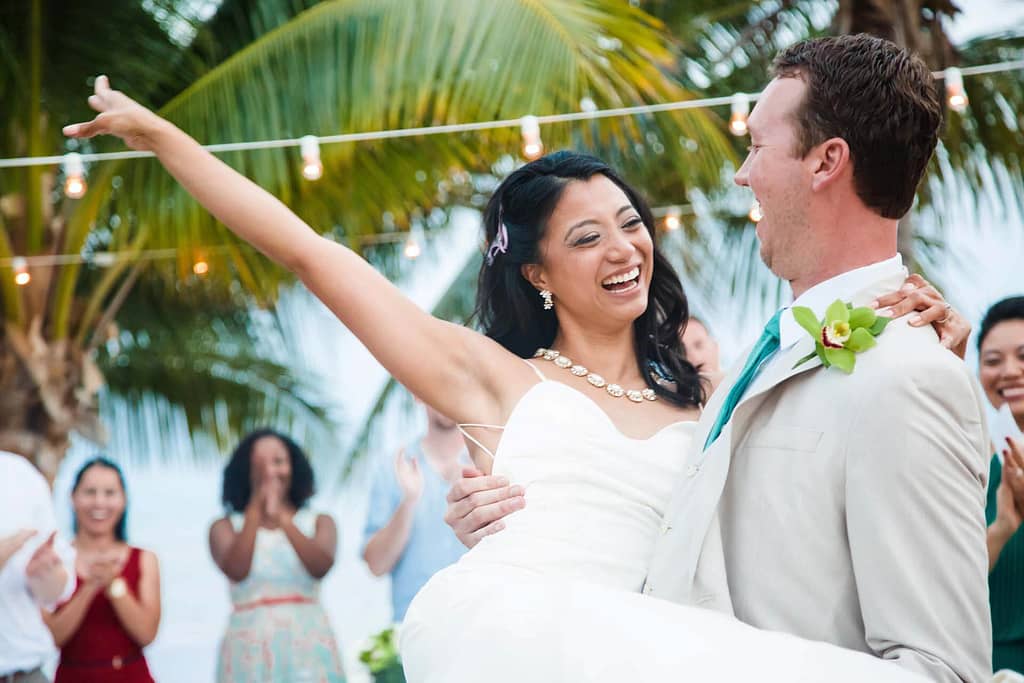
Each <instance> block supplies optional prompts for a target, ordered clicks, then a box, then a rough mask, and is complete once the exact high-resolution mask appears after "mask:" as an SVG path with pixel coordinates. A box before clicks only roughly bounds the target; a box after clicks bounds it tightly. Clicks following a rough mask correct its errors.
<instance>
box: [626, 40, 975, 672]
mask: <svg viewBox="0 0 1024 683" xmlns="http://www.w3.org/2000/svg"><path fill="white" fill-rule="evenodd" d="M774 71H775V78H774V80H773V81H772V82H771V83H770V84H769V86H768V88H767V89H766V90H765V92H764V95H763V96H762V98H761V99H760V101H759V102H758V104H757V107H756V108H755V109H754V111H753V113H752V114H751V116H750V120H749V124H748V125H749V130H750V135H751V143H752V144H751V151H750V155H749V156H748V157H747V160H746V162H745V163H744V164H743V166H742V167H741V168H740V170H739V172H738V173H737V174H736V182H737V183H738V184H740V185H744V186H747V187H750V189H751V190H752V191H753V192H754V195H755V196H756V198H757V200H758V201H759V202H760V204H761V208H762V212H763V214H764V219H763V220H762V221H761V222H760V223H758V225H757V233H758V237H759V238H760V241H761V257H762V259H763V260H764V262H765V263H766V264H767V265H768V267H769V268H770V269H771V270H772V271H773V272H774V273H775V274H776V275H778V276H779V277H781V278H783V279H785V280H787V281H789V283H790V286H791V287H792V290H793V296H794V298H795V301H794V304H793V305H794V306H806V307H808V308H810V309H811V310H813V311H814V313H815V316H816V317H818V318H819V319H820V318H823V317H824V314H825V309H826V308H827V307H828V306H829V304H831V303H832V302H833V301H835V300H837V299H838V300H841V301H843V302H851V303H852V304H853V305H855V306H866V305H869V304H870V303H871V302H872V301H873V300H874V299H876V298H877V297H879V296H881V295H882V294H883V293H884V292H886V291H887V290H895V289H897V288H898V287H899V286H900V283H901V282H902V281H903V278H904V276H905V274H906V273H905V271H904V269H903V266H902V263H901V261H900V257H899V255H898V254H897V252H896V230H897V221H898V219H899V218H900V217H901V216H902V215H903V214H905V213H906V212H907V211H908V210H909V209H910V207H911V203H912V202H913V199H914V193H915V189H916V188H917V185H918V183H919V181H920V179H921V176H922V174H923V172H924V169H925V166H926V164H927V163H928V160H929V158H930V157H931V155H932V152H933V150H934V148H935V145H936V138H937V131H938V128H939V124H940V121H941V115H940V105H939V101H938V97H937V95H936V92H935V87H934V82H933V78H932V76H931V74H930V72H929V71H928V69H927V68H926V67H925V65H924V64H923V63H922V62H921V61H920V60H918V59H916V58H914V57H912V56H911V55H910V54H908V53H907V52H905V51H903V50H900V49H899V48H897V47H896V46H895V45H893V44H891V43H888V42H886V41H883V40H880V39H877V38H871V37H868V36H847V37H842V38H828V39H823V40H815V41H810V42H805V43H801V44H798V45H795V46H793V47H791V48H789V49H787V50H785V51H784V52H783V53H782V54H780V55H779V56H778V57H777V58H776V61H775V69H774ZM813 351H814V343H813V340H812V338H811V336H810V334H809V333H808V332H807V331H805V330H804V329H803V328H802V327H801V326H800V325H799V324H797V322H796V321H795V320H794V318H793V315H792V312H791V311H790V310H787V311H785V312H784V313H783V315H782V316H781V317H780V318H777V319H773V321H772V322H771V323H769V325H768V326H767V327H766V331H765V333H764V334H763V335H762V338H761V340H759V343H758V344H757V345H755V347H754V348H753V349H752V350H751V351H749V352H748V355H747V361H746V363H745V364H744V365H745V367H743V368H740V369H737V371H734V372H733V373H731V374H730V375H729V376H728V377H727V378H726V379H725V380H724V381H723V383H722V385H721V386H720V387H719V390H718V391H717V392H716V393H715V394H714V396H713V397H712V399H711V401H710V403H709V404H708V406H707V407H706V409H705V411H704V415H703V418H702V421H701V425H700V428H699V429H698V430H697V439H696V443H695V448H694V451H693V452H692V453H690V454H689V457H688V458H687V460H686V463H685V465H684V469H683V478H682V480H681V481H680V482H679V484H678V486H677V489H676V492H675V494H674V497H673V502H672V505H671V506H670V509H669V511H668V513H667V515H666V519H665V526H664V527H663V531H664V533H663V537H662V539H661V541H660V542H659V543H658V545H657V548H656V550H655V553H654V558H653V561H652V563H651V567H650V571H649V573H648V578H647V582H646V584H645V586H644V592H645V593H647V594H648V595H653V596H656V597H662V598H665V599H668V600H673V601H677V602H684V603H688V604H697V605H707V606H711V607H717V608H721V609H729V608H730V607H731V609H732V611H733V612H734V613H735V614H736V616H737V617H738V618H739V619H741V620H743V621H745V622H747V623H750V624H752V625H754V626H757V627H759V628H764V629H769V630H776V631H785V632H788V633H793V634H795V635H798V636H801V637H804V638H809V639H814V640H824V641H828V642H830V643H834V644H836V645H840V646H843V647H846V648H850V649H853V650H861V651H863V652H867V653H871V654H874V655H876V656H878V657H882V658H884V659H891V660H893V661H894V662H896V663H897V664H900V665H902V666H904V667H906V668H908V669H911V670H914V671H916V672H919V673H921V674H924V675H926V676H927V677H929V678H931V679H932V680H941V681H960V680H964V681H983V680H988V679H989V678H990V677H991V662H990V647H991V645H990V642H991V641H990V636H989V634H990V620H989V612H988V597H987V564H986V558H987V554H986V546H985V519H984V505H985V485H986V481H987V473H986V470H985V460H986V458H987V456H988V438H987V435H986V433H985V428H984V426H983V425H984V419H983V408H982V403H981V397H980V394H979V393H978V392H977V391H976V390H975V385H974V383H973V381H972V380H971V378H970V375H969V373H968V370H967V368H966V366H965V365H964V364H963V363H962V362H961V361H960V359H958V358H956V357H955V356H954V355H953V354H951V353H948V352H947V351H946V350H945V349H944V348H942V347H941V346H940V345H939V343H938V341H937V340H936V337H935V334H934V332H933V331H932V329H931V328H914V327H910V326H908V325H907V324H906V322H905V320H903V319H898V320H895V321H893V322H892V323H891V324H890V325H889V326H888V327H887V328H886V329H885V330H884V331H883V332H882V333H881V334H880V335H879V336H878V338H877V346H875V347H874V348H870V349H868V350H866V351H864V352H862V353H858V354H856V356H855V359H856V361H855V365H854V368H853V373H852V374H851V375H847V374H845V373H843V372H841V371H840V370H839V369H838V368H835V367H832V368H827V369H826V368H822V367H821V361H820V360H818V358H817V357H814V358H813V359H812V360H810V361H809V362H806V363H803V364H802V365H801V364H799V361H800V360H801V359H803V358H804V357H806V356H807V355H808V354H809V353H813ZM759 352H760V353H759ZM762 358H764V360H763V362H762V363H761V364H760V365H759V367H758V365H757V361H759V360H761V359H762ZM752 368H754V369H752ZM744 370H746V371H747V372H746V373H744V372H743V371H744ZM730 598H731V605H730Z"/></svg>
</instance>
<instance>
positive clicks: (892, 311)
mask: <svg viewBox="0 0 1024 683" xmlns="http://www.w3.org/2000/svg"><path fill="white" fill-rule="evenodd" d="M873 306H874V307H875V308H878V309H880V310H879V311H878V313H879V315H885V316H889V317H892V318H899V317H900V316H903V315H906V314H907V313H910V312H911V311H916V312H917V314H916V315H914V316H912V317H911V318H910V320H909V321H908V324H909V325H911V326H912V327H922V326H924V325H931V326H932V327H934V328H935V332H936V333H937V334H938V335H939V343H941V344H942V345H943V346H945V347H946V348H947V349H949V350H950V351H952V352H953V353H955V354H956V355H958V356H960V358H963V357H964V356H965V355H966V354H967V338H968V337H970V336H971V324H970V323H969V322H967V320H966V319H965V318H964V317H963V316H962V315H960V314H959V313H958V312H957V311H956V310H955V309H954V308H953V307H952V305H950V304H949V303H947V302H946V299H945V298H943V296H942V294H941V293H940V292H939V290H937V289H935V287H933V286H932V284H931V283H930V282H928V281H927V280H925V279H924V278H923V277H921V276H920V275H917V274H914V275H911V276H910V277H908V278H907V279H906V282H904V283H903V286H902V287H900V289H899V291H896V292H893V293H891V294H886V295H885V296H881V297H879V298H878V299H877V300H876V301H875V302H874V303H873Z"/></svg>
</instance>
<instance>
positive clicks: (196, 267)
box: [192, 258, 210, 277]
mask: <svg viewBox="0 0 1024 683" xmlns="http://www.w3.org/2000/svg"><path fill="white" fill-rule="evenodd" d="M192 272H193V273H195V274H196V275H198V276H200V277H202V276H203V275H206V274H207V273H209V272H210V264H209V263H207V262H206V261H204V260H203V259H202V258H200V259H199V260H197V261H196V262H195V263H193V264H192Z"/></svg>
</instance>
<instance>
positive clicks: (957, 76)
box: [943, 66, 968, 113]
mask: <svg viewBox="0 0 1024 683" xmlns="http://www.w3.org/2000/svg"><path fill="white" fill-rule="evenodd" d="M943 79H944V80H945V81H946V101H948V102H949V108H950V109H952V110H953V111H955V112H958V113H959V112H962V111H964V110H965V109H967V105H968V100H967V91H966V90H964V75H963V72H961V71H960V69H958V68H956V67H955V66H951V67H949V68H948V69H946V71H945V73H944V75H943Z"/></svg>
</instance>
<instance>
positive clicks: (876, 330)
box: [868, 315, 892, 337]
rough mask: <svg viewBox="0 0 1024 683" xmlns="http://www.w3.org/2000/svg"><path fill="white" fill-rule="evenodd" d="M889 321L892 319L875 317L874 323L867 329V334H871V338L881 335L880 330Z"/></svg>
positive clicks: (881, 316) (882, 316)
mask: <svg viewBox="0 0 1024 683" xmlns="http://www.w3.org/2000/svg"><path fill="white" fill-rule="evenodd" d="M890 320H892V318H886V317H885V316H884V315H880V316H878V317H876V318H875V323H874V324H873V325H872V326H871V327H870V328H869V329H868V332H870V333H871V336H872V337H877V336H878V335H880V334H882V330H884V329H885V326H886V325H888V324H889V321H890Z"/></svg>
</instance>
